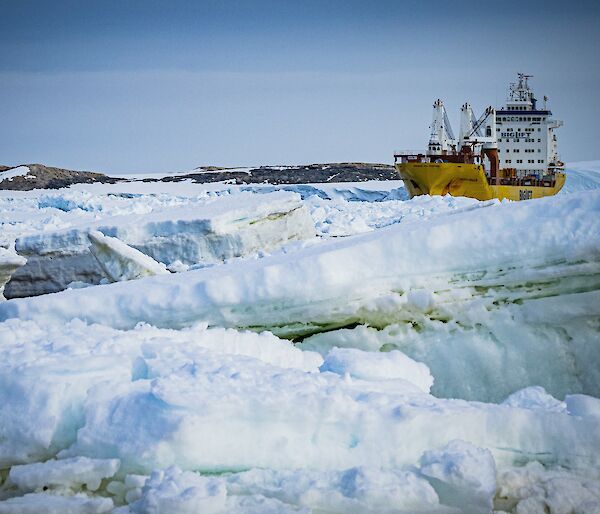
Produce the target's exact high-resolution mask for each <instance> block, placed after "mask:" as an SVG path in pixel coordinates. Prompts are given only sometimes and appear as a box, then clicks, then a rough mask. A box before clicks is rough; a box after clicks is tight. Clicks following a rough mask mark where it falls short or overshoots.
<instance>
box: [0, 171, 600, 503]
mask: <svg viewBox="0 0 600 514" xmlns="http://www.w3.org/2000/svg"><path fill="white" fill-rule="evenodd" d="M599 169H600V162H595V163H578V164H575V165H569V166H567V175H568V179H567V185H568V186H569V187H570V188H571V189H567V190H565V191H564V192H562V193H561V194H560V195H558V196H556V197H553V198H547V199H544V200H534V201H526V202H520V203H511V202H502V203H500V202H475V201H473V200H471V199H465V198H452V197H432V198H430V197H421V198H415V199H413V200H407V199H406V195H405V192H404V190H403V189H402V187H401V183H391V184H385V183H373V184H370V183H365V184H326V185H319V184H314V185H305V186H291V187H288V186H281V187H279V186H278V187H276V188H274V187H273V186H240V187H235V186H230V185H223V184H210V185H205V186H203V185H196V184H190V183H185V184H183V183H177V184H171V183H169V184H165V183H160V184H158V185H157V184H149V183H141V182H137V183H130V184H94V185H80V186H77V187H74V188H71V189H69V190H60V191H57V192H51V193H48V192H45V191H32V192H25V193H21V192H0V246H1V247H4V248H0V273H1V270H2V262H6V263H8V262H10V263H12V264H11V266H13V267H14V266H17V267H18V266H20V265H22V264H23V262H24V260H23V258H22V257H18V256H16V254H15V253H14V241H15V240H16V239H18V238H21V242H23V241H27V244H28V245H30V246H31V247H32V248H33V246H35V245H34V242H36V241H38V242H40V245H41V246H39V248H37V250H36V251H40V252H41V251H42V250H43V251H46V250H48V249H50V250H49V251H50V253H51V254H52V255H53V256H56V255H59V254H60V253H61V252H62V253H69V252H70V251H71V250H72V249H73V248H77V247H78V245H80V244H82V245H83V244H85V245H89V244H90V243H89V240H88V232H89V231H90V229H91V230H97V229H100V231H99V233H98V234H97V233H94V232H92V239H94V237H95V238H96V245H100V246H102V245H104V246H103V248H102V251H101V252H100V253H99V255H100V259H102V260H103V262H104V265H105V266H107V267H109V269H111V270H113V271H112V274H113V278H112V279H113V280H119V282H118V283H115V284H108V285H99V286H90V287H86V288H83V289H71V290H67V291H63V292H61V293H56V294H50V295H44V296H39V297H35V298H24V299H18V300H17V299H15V300H9V301H6V302H2V303H0V347H1V349H2V352H3V353H2V355H3V358H2V360H1V361H0V469H1V470H4V471H2V473H0V513H3V512H8V513H30V512H31V513H34V512H35V513H36V514H37V513H41V512H45V513H51V514H54V513H56V514H58V513H69V512H73V513H105V512H110V513H112V514H136V513H145V514H146V513H156V514H158V513H169V514H171V513H182V514H184V513H187V512H189V513H197V512H209V513H210V512H212V513H242V514H244V513H248V514H250V513H252V514H254V513H257V512H261V513H262V512H266V513H291V512H302V513H310V512H314V513H340V514H341V513H357V514H358V513H373V514H375V513H384V514H387V513H390V514H391V513H392V512H394V513H406V514H408V513H419V512H430V513H434V512H435V513H454V514H458V513H459V512H464V513H479V512H481V513H484V512H491V511H492V510H494V511H495V512H497V513H500V512H514V513H520V514H523V513H537V512H548V513H550V514H559V513H560V514H563V513H585V514H587V513H597V512H598V511H599V510H600V451H599V450H598V449H599V448H600V431H598V423H599V422H600V400H599V399H598V398H597V397H598V396H600V371H599V370H600V348H599V347H598V342H599V340H600V338H599V335H600V323H599V320H600V293H599V290H600V287H599V286H600V217H599V216H598V214H599V212H598V211H600V191H597V189H598V188H599V187H598V186H599V185H600V182H599V181H597V180H596V179H597V177H598V176H600V174H599V173H598V170H599ZM136 188H138V189H136ZM284 188H285V189H288V190H287V191H283V192H277V191H276V190H277V189H284ZM242 189H246V191H242ZM289 189H291V191H290V190H289ZM272 195H275V197H274V196H272ZM274 198H276V200H277V201H280V200H281V201H282V202H283V203H284V204H285V205H287V207H286V208H285V209H283V211H285V212H289V207H290V206H291V205H292V204H293V205H294V207H293V211H294V212H298V211H302V210H304V212H305V214H306V217H304V221H303V222H302V223H305V221H306V219H311V220H312V222H311V223H312V224H311V227H310V231H312V233H311V234H310V235H309V236H307V237H308V239H306V240H304V241H291V242H287V243H285V244H282V245H279V246H275V247H269V248H267V247H266V246H265V247H264V248H263V247H262V242H261V241H258V243H257V245H256V250H255V252H254V253H252V252H249V253H247V254H246V255H243V256H240V257H236V258H234V259H228V260H227V261H226V262H225V263H223V264H221V263H218V262H216V263H213V265H212V266H211V267H204V268H200V267H199V266H195V265H194V264H197V263H194V262H193V260H189V261H187V262H184V261H185V259H184V260H180V261H179V262H175V261H169V262H164V261H163V263H162V265H161V264H159V263H157V262H156V261H157V259H154V260H147V259H146V258H147V257H148V255H149V254H150V253H151V252H144V251H143V250H141V249H140V248H139V247H138V246H137V244H138V243H140V242H143V241H146V238H149V237H152V238H154V237H157V236H158V234H159V232H160V231H163V232H160V233H163V235H165V236H166V237H168V238H170V239H169V241H170V242H169V243H168V244H173V242H174V241H177V240H178V239H177V238H178V237H179V236H178V235H179V234H180V233H181V231H182V230H185V229H186V228H184V227H183V226H182V224H181V223H182V222H183V225H185V224H186V219H187V218H186V216H188V215H189V216H190V218H189V219H192V218H193V219H194V220H199V219H200V218H202V219H205V220H207V219H210V220H211V222H210V231H211V233H227V234H236V233H237V232H239V231H240V230H243V228H242V227H244V226H246V227H247V226H249V225H250V224H253V223H254V222H255V221H258V220H261V219H264V217H265V216H266V217H267V218H273V216H272V215H275V216H274V217H275V218H278V215H279V213H281V212H282V210H281V209H274V208H273V206H274V205H276V204H277V201H275V202H274V201H273V199H274ZM235 209H238V212H239V213H240V216H237V217H236V216H235V215H229V214H225V213H231V212H233V211H234V210H235ZM184 212H186V213H188V214H185V215H182V213H184ZM219 213H223V216H221V217H219V216H220V215H218V214H219ZM267 213H268V214H267ZM308 213H310V217H309V218H308ZM115 219H117V220H119V221H118V222H115V221H114V220H115ZM141 219H144V220H146V222H149V220H152V223H155V225H154V226H153V227H151V228H148V227H149V226H150V225H149V224H148V223H146V224H144V223H138V221H139V220H141ZM258 222H259V223H260V221H258ZM102 227H105V228H108V227H115V231H117V232H118V231H121V232H119V233H116V232H115V231H113V232H111V231H110V230H108V229H107V230H103V229H102ZM157 227H158V228H157ZM165 227H168V234H167V233H166V232H165V230H167V229H166V228H165ZM187 228H189V226H188V227H187ZM196 229H198V230H200V224H199V223H198V224H196V226H195V228H194V230H196ZM290 229H291V227H290ZM285 230H287V229H285ZM285 230H284V231H285ZM302 230H304V229H302ZM304 233H305V234H307V233H308V230H305V231H304ZM56 234H63V235H61V237H60V238H56V236H55V235H56ZM64 234H76V236H73V237H72V238H70V239H69V237H65V236H64ZM315 234H316V235H315ZM115 237H118V238H119V239H118V240H114V238H115ZM160 237H162V236H160ZM61 238H62V239H61ZM55 243H56V244H55ZM134 243H135V244H134ZM19 247H20V245H17V250H18V249H19ZM86 247H87V246H86ZM178 248H179V250H178V251H180V252H181V248H185V244H184V243H182V242H180V243H179V247H178ZM140 251H141V253H140ZM158 260H160V259H158ZM165 260H166V259H165ZM65 262H70V261H65ZM164 264H171V266H170V269H171V271H173V272H174V273H169V272H167V271H166V270H165V268H164V267H163V265H164ZM156 266H159V267H160V269H161V270H162V271H160V272H159V271H157V270H158V268H156V272H158V273H162V274H161V275H160V276H152V277H146V278H138V277H140V275H143V274H144V273H147V272H149V270H154V268H155V267H156ZM5 267H6V266H5ZM132 270H133V271H135V270H137V271H136V272H133V271H132ZM140 270H145V271H143V272H141V273H138V271H140ZM185 270H188V271H185ZM11 273H12V271H11ZM124 279H128V280H127V281H121V280H124ZM81 285H84V284H81ZM247 329H250V330H251V331H248V330H247ZM282 337H295V338H297V340H298V341H300V343H299V344H292V343H291V342H290V341H288V340H286V339H282ZM459 398H462V399H459Z"/></svg>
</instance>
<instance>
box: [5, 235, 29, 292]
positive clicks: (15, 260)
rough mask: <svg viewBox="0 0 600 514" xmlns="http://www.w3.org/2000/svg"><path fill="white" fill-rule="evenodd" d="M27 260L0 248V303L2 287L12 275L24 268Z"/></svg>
mask: <svg viewBox="0 0 600 514" xmlns="http://www.w3.org/2000/svg"><path fill="white" fill-rule="evenodd" d="M26 262H27V259H25V258H24V257H21V256H20V255H17V254H16V253H14V252H12V251H10V250H7V249H6V248H2V247H1V246H0V301H1V300H4V294H3V293H4V286H5V285H6V283H7V282H8V281H9V280H10V277H11V276H12V275H13V273H14V272H15V271H16V270H18V269H19V268H20V267H21V266H24V265H25V263H26Z"/></svg>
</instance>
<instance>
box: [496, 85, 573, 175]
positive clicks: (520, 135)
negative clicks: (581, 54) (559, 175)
mask: <svg viewBox="0 0 600 514" xmlns="http://www.w3.org/2000/svg"><path fill="white" fill-rule="evenodd" d="M530 78H531V75H525V74H523V73H519V75H518V81H517V82H516V83H514V84H511V85H510V87H509V91H508V98H507V102H506V106H505V107H503V108H501V109H498V110H497V111H496V135H497V139H498V154H499V158H500V168H512V169H515V170H516V172H517V174H518V175H521V176H524V175H534V176H536V177H537V178H540V179H541V178H542V177H543V176H544V175H546V174H547V173H548V172H550V171H556V170H560V169H563V168H564V165H563V163H562V162H561V161H560V158H559V156H558V150H557V144H556V135H555V134H554V132H553V131H554V129H556V128H558V127H560V126H562V121H559V120H553V119H551V118H550V117H551V116H552V111H550V110H549V109H547V107H546V101H547V98H546V97H544V105H543V108H542V109H539V108H538V106H537V99H536V98H535V96H534V94H533V91H532V90H531V88H530V87H529V84H528V79H530Z"/></svg>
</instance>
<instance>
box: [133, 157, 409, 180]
mask: <svg viewBox="0 0 600 514" xmlns="http://www.w3.org/2000/svg"><path fill="white" fill-rule="evenodd" d="M197 170H198V171H193V172H190V173H186V174H185V175H175V176H170V177H163V178H162V179H161V180H162V181H163V182H180V181H182V180H188V179H190V180H192V181H193V182H196V183H206V182H221V181H224V180H227V181H231V182H233V183H235V184H273V185H278V184H306V183H322V182H366V181H367V180H397V179H398V178H399V177H398V175H397V174H396V171H395V169H394V166H392V165H389V164H370V163H362V162H343V163H330V164H307V165H300V166H261V167H259V168H251V169H250V170H249V171H248V172H246V171H239V169H238V170H236V169H235V168H216V167H208V166H207V167H202V168H197ZM144 181H151V179H144Z"/></svg>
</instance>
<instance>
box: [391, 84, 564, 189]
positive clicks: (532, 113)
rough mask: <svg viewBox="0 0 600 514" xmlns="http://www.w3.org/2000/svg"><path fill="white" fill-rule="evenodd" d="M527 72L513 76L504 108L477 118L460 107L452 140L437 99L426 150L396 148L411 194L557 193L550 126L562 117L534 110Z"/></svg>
mask: <svg viewBox="0 0 600 514" xmlns="http://www.w3.org/2000/svg"><path fill="white" fill-rule="evenodd" d="M530 78H531V75H525V74H523V73H519V74H518V81H517V82H515V83H513V84H511V85H510V87H509V93H508V100H507V103H506V106H505V107H503V108H501V109H498V110H496V109H495V108H494V107H492V106H490V107H488V108H487V109H485V111H484V113H483V114H482V115H481V116H480V117H479V118H477V117H476V116H475V114H474V112H473V109H472V108H471V106H470V105H469V103H465V104H464V105H463V106H462V107H461V120H460V133H459V138H458V140H456V139H455V137H454V133H453V131H452V127H451V126H450V122H449V120H448V115H447V112H446V109H445V107H444V103H443V102H442V101H441V100H436V102H435V103H434V104H433V121H432V124H431V135H430V137H429V144H428V147H427V150H425V151H408V150H405V151H398V152H395V153H394V164H395V167H396V170H397V171H398V173H399V175H400V177H401V178H402V180H403V181H404V185H405V187H406V189H407V191H408V193H409V195H410V197H411V198H412V197H413V196H417V195H423V194H428V195H446V194H450V195H452V196H468V197H472V198H477V199H478V200H491V199H492V198H498V199H500V200H502V199H509V200H529V199H532V198H542V197H544V196H552V195H555V194H556V193H558V192H559V191H560V190H561V188H562V187H563V185H564V183H565V180H566V175H565V173H564V164H563V162H562V161H561V160H560V158H559V155H558V150H557V141H556V134H555V133H554V130H555V129H557V128H558V127H560V126H562V124H563V123H562V121H559V120H554V119H552V118H551V116H552V112H551V111H550V110H548V109H547V105H546V103H547V100H548V99H547V98H546V97H544V105H543V107H542V108H541V109H539V108H538V105H537V100H536V98H535V96H534V94H533V91H532V90H531V89H530V87H529V84H528V79H530Z"/></svg>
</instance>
